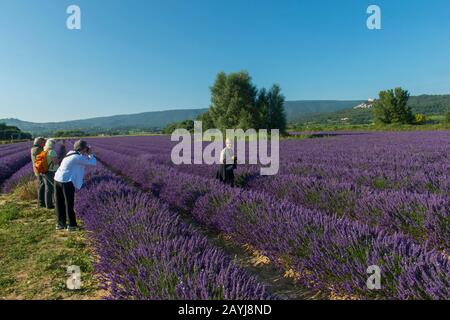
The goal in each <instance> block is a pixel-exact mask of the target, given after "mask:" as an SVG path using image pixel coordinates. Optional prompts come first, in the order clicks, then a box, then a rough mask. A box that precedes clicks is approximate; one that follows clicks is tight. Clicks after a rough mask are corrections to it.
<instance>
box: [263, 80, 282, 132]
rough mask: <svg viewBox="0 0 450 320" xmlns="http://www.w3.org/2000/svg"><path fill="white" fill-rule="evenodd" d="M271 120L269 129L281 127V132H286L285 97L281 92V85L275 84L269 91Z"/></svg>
mask: <svg viewBox="0 0 450 320" xmlns="http://www.w3.org/2000/svg"><path fill="white" fill-rule="evenodd" d="M268 100H269V110H270V113H269V114H270V122H269V124H268V126H267V128H268V129H279V130H280V132H281V133H283V134H284V133H285V132H286V113H285V112H284V101H285V98H284V96H283V95H282V94H281V87H280V86H279V85H277V84H275V85H273V86H272V88H271V89H270V91H269V93H268Z"/></svg>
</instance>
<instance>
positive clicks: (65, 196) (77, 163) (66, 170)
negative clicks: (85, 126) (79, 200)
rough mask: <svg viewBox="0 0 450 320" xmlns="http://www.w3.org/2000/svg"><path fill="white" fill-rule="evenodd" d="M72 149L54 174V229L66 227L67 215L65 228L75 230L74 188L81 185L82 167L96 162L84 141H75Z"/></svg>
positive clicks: (82, 177) (79, 187) (93, 164)
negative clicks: (67, 222) (67, 223)
mask: <svg viewBox="0 0 450 320" xmlns="http://www.w3.org/2000/svg"><path fill="white" fill-rule="evenodd" d="M73 149H74V150H73V151H70V152H69V153H67V155H66V157H65V158H64V159H63V161H62V162H61V165H60V167H59V168H58V171H56V174H55V200H56V219H57V222H56V230H63V229H65V228H66V219H67V217H68V218H69V225H68V226H67V230H68V231H75V230H77V220H76V217H75V211H74V201H75V189H78V190H79V189H81V187H82V186H83V179H84V168H85V167H86V166H95V165H96V164H97V160H96V159H95V157H94V155H92V154H91V150H90V148H89V145H88V144H87V142H86V141H83V140H79V141H76V142H75V143H74V145H73Z"/></svg>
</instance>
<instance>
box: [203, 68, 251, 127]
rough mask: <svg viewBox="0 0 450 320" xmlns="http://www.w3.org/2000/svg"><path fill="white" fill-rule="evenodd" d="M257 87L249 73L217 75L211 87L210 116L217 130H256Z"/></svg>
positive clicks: (222, 73)
mask: <svg viewBox="0 0 450 320" xmlns="http://www.w3.org/2000/svg"><path fill="white" fill-rule="evenodd" d="M256 94H257V90H256V87H255V86H254V85H253V83H252V80H251V77H250V75H249V74H248V72H246V71H241V72H237V73H230V74H228V75H226V74H225V73H224V72H221V73H219V74H218V75H217V77H216V80H215V82H214V85H213V86H212V87H211V107H210V115H211V118H212V120H213V122H214V125H215V127H216V128H218V129H221V130H224V129H234V128H242V129H248V128H256V127H257V126H256V125H257V124H258V118H257V117H254V116H255V115H257V114H258V110H257V106H256Z"/></svg>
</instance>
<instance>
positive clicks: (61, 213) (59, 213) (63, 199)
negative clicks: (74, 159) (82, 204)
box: [55, 181, 77, 227]
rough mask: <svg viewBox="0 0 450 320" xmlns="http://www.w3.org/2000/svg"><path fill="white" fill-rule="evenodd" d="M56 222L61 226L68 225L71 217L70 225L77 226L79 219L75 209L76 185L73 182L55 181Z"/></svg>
mask: <svg viewBox="0 0 450 320" xmlns="http://www.w3.org/2000/svg"><path fill="white" fill-rule="evenodd" d="M55 200H56V223H57V224H58V226H59V227H66V225H67V224H66V221H67V220H66V219H67V217H68V218H69V227H76V226H77V220H76V218H75V211H74V209H73V206H74V202H75V187H74V185H73V183H72V182H64V183H61V182H57V181H55Z"/></svg>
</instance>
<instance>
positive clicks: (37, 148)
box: [31, 137, 46, 208]
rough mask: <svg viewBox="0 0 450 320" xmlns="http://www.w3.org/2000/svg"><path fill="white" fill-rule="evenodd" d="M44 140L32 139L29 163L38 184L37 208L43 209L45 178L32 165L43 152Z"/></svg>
mask: <svg viewBox="0 0 450 320" xmlns="http://www.w3.org/2000/svg"><path fill="white" fill-rule="evenodd" d="M45 142H46V141H45V139H44V138H42V137H39V138H36V139H34V143H33V147H32V148H31V161H32V163H33V171H34V175H35V176H36V178H37V182H38V190H37V191H38V192H37V193H38V199H37V200H38V207H41V208H45V178H44V177H43V176H42V175H41V174H40V173H39V172H37V171H36V169H35V167H34V164H35V162H36V157H37V156H38V154H40V153H41V152H42V151H44V146H45Z"/></svg>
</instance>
